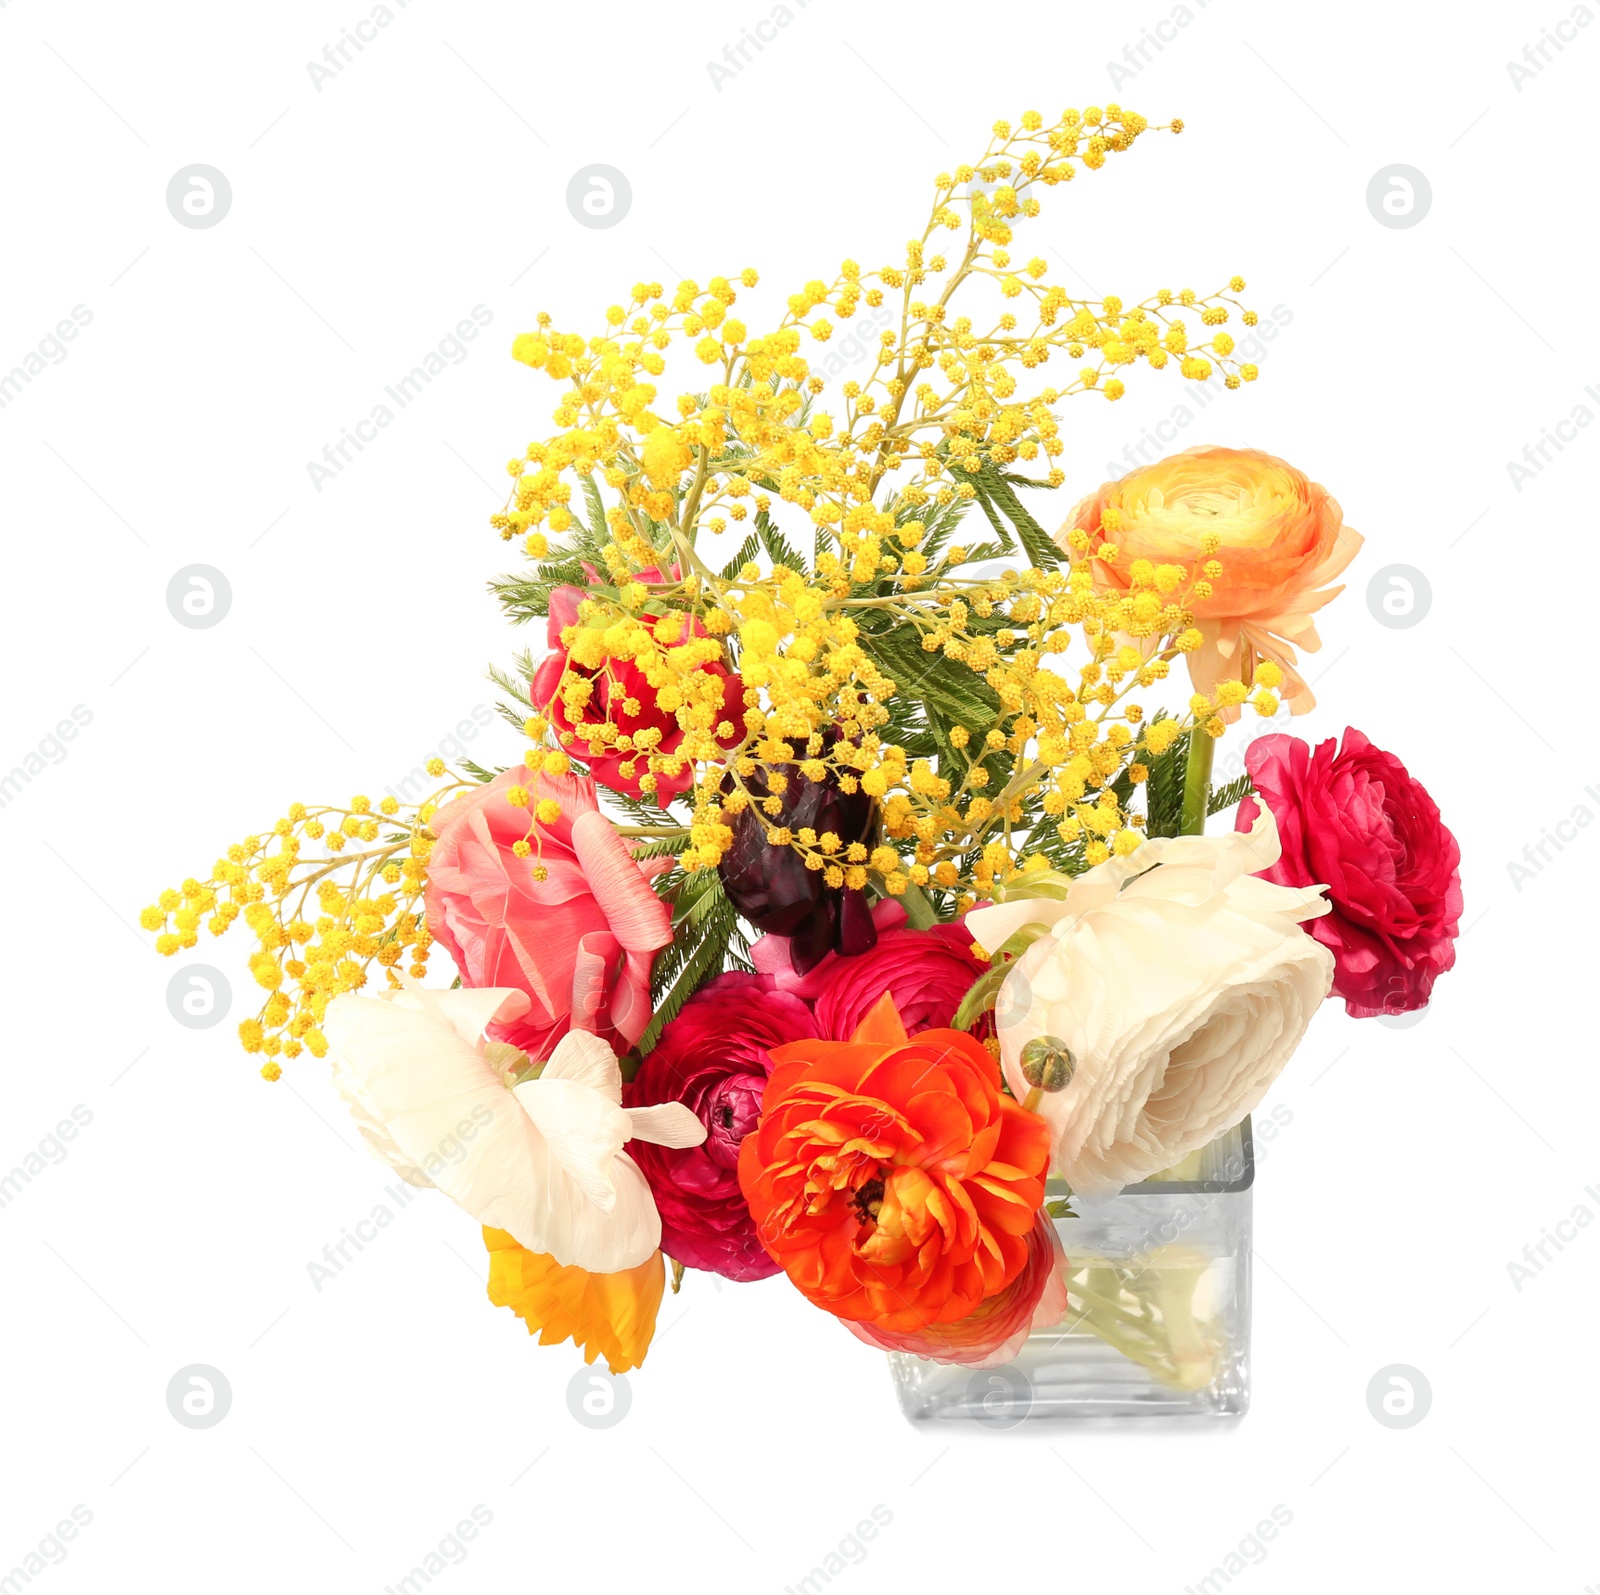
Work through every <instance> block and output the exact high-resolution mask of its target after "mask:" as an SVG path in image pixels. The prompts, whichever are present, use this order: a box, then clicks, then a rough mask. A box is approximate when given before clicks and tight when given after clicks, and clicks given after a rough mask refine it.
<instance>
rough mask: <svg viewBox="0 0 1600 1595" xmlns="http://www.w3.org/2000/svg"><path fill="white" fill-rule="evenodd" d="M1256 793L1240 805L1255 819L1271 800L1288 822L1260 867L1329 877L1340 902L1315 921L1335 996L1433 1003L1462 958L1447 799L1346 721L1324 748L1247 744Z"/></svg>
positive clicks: (1356, 1001) (1286, 879)
mask: <svg viewBox="0 0 1600 1595" xmlns="http://www.w3.org/2000/svg"><path fill="white" fill-rule="evenodd" d="M1245 768H1246V769H1247V770H1249V772H1250V779H1251V780H1252V781H1253V782H1255V786H1256V791H1257V793H1258V794H1259V796H1260V803H1259V804H1258V802H1257V799H1256V798H1254V797H1249V798H1246V799H1245V800H1244V802H1243V803H1241V804H1240V805H1239V817H1238V819H1237V821H1236V822H1235V823H1236V824H1237V827H1238V829H1240V830H1241V831H1244V830H1248V829H1249V828H1250V826H1251V824H1252V822H1253V821H1254V819H1255V817H1256V814H1257V812H1258V809H1259V807H1260V804H1265V805H1266V807H1267V808H1268V809H1270V810H1271V812H1272V817H1273V819H1275V820H1276V821H1277V822H1278V836H1279V839H1280V842H1281V844H1282V847H1283V854H1282V857H1280V858H1279V860H1278V862H1277V863H1276V864H1274V865H1273V866H1272V867H1271V868H1270V869H1265V870H1262V871H1261V872H1260V873H1261V875H1262V876H1263V877H1264V878H1265V879H1266V880H1269V881H1275V882H1277V883H1278V884H1279V885H1281V886H1309V885H1312V884H1325V885H1326V886H1327V888H1328V900H1329V902H1331V903H1332V905H1333V911H1332V912H1331V913H1329V914H1327V915H1326V916H1324V917H1323V918H1321V919H1315V920H1312V921H1311V922H1310V923H1309V924H1307V926H1306V929H1307V930H1308V931H1310V933H1311V934H1312V935H1313V936H1314V937H1316V939H1317V940H1318V941H1319V942H1321V943H1322V945H1323V946H1324V947H1326V948H1327V949H1328V951H1329V952H1331V953H1332V954H1333V963H1334V975H1333V991H1332V993H1331V995H1332V996H1335V997H1343V998H1344V1005H1345V1011H1346V1012H1347V1013H1349V1014H1350V1015H1351V1016H1352V1017H1354V1018H1357V1019H1371V1018H1374V1017H1376V1016H1377V1015H1379V1014H1397V1013H1410V1012H1411V1011H1412V1010H1413V1009H1417V1008H1422V1007H1424V1006H1426V1004H1427V1001H1428V997H1429V994H1430V993H1431V992H1432V990H1433V983H1434V981H1435V980H1436V979H1438V977H1439V976H1440V975H1442V974H1444V972H1445V971H1446V970H1448V969H1450V968H1452V967H1453V966H1454V964H1455V961H1456V936H1457V933H1458V931H1459V929H1460V925H1461V849H1460V847H1459V846H1458V845H1457V843H1456V839H1455V837H1454V836H1452V835H1451V834H1450V832H1449V831H1448V830H1446V828H1445V825H1444V822H1443V820H1441V819H1440V817H1439V809H1438V805H1437V804H1435V803H1434V801H1433V799H1432V798H1431V797H1429V796H1428V794H1427V792H1426V791H1425V790H1424V788H1423V787H1422V785H1421V783H1419V782H1418V781H1416V780H1414V779H1413V778H1412V776H1411V773H1410V772H1409V771H1408V770H1407V769H1406V767H1405V765H1403V764H1402V763H1401V762H1400V761H1399V759H1397V758H1396V757H1395V756H1394V755H1393V754H1392V753H1385V752H1384V751H1383V749H1382V748H1375V747H1374V746H1373V745H1372V744H1371V743H1370V742H1369V741H1368V740H1367V739H1366V737H1364V736H1363V735H1362V734H1361V733H1360V732H1359V731H1354V730H1351V729H1350V728H1348V727H1346V729H1345V733H1344V746H1343V747H1342V748H1339V747H1337V745H1336V743H1335V741H1334V739H1333V738H1332V737H1329V738H1328V740H1327V741H1326V742H1321V743H1319V744H1318V745H1317V746H1316V747H1315V748H1313V747H1311V746H1310V745H1309V744H1308V743H1305V742H1302V741H1301V740H1300V738H1299V737H1289V736H1283V735H1273V736H1267V737H1259V738H1257V740H1256V741H1254V742H1252V743H1251V744H1250V747H1249V750H1248V751H1247V752H1246V754H1245Z"/></svg>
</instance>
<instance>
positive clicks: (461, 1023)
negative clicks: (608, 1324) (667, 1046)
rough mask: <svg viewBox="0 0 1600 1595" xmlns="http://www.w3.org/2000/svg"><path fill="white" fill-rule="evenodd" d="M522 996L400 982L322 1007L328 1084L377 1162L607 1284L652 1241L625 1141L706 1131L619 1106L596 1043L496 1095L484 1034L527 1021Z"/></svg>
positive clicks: (573, 1034) (646, 1252)
mask: <svg viewBox="0 0 1600 1595" xmlns="http://www.w3.org/2000/svg"><path fill="white" fill-rule="evenodd" d="M528 1001H529V999H528V996H527V994H526V993H525V992H520V991H512V990H504V989H493V988H489V989H481V990H460V991H428V990H425V989H423V988H422V987H420V986H416V985H408V986H407V988H406V989H405V990H404V991H397V992H387V993H385V994H384V995H382V996H379V997H357V996H354V995H349V994H346V995H344V996H340V997H336V998H335V999H334V1000H333V1001H332V1002H331V1003H329V1004H328V1012H327V1016H326V1019H325V1020H324V1023H323V1031H324V1034H326V1036H327V1038H328V1046H329V1057H330V1059H331V1060H332V1061H333V1065H334V1084H335V1085H336V1086H337V1087H338V1089H339V1091H340V1093H341V1095H343V1096H344V1098H345V1100H346V1101H347V1102H348V1103H349V1104H350V1109H351V1112H352V1114H353V1115H354V1117H355V1120H356V1124H357V1126H358V1128H359V1129H360V1131H361V1134H362V1136H363V1138H364V1139H365V1140H366V1142H367V1144H368V1146H369V1147H370V1148H371V1150H372V1151H373V1153H374V1154H375V1155H376V1156H377V1157H378V1158H379V1159H380V1160H381V1161H383V1162H385V1163H387V1164H389V1166H390V1167H391V1168H393V1169H395V1170H396V1171H397V1172H398V1173H399V1174H400V1176H401V1177H402V1178H403V1179H406V1180H408V1181H410V1183H411V1184H413V1185H432V1186H436V1187H437V1188H438V1189H439V1190H441V1191H443V1192H444V1194H445V1195H446V1196H448V1197H449V1198H450V1199H451V1201H453V1202H454V1203H455V1204H456V1205H457V1206H458V1207H461V1208H464V1209H465V1210H466V1211H467V1212H468V1213H470V1214H471V1215H472V1216H473V1218H475V1219H477V1220H478V1222H479V1223H481V1224H486V1225H488V1226H490V1227H491V1228H493V1229H500V1230H504V1231H506V1233H507V1234H509V1235H510V1236H511V1237H512V1238H513V1239H514V1240H516V1241H517V1243H518V1244H519V1245H521V1246H524V1247H526V1248H527V1249H528V1250H529V1251H531V1252H544V1253H548V1254H549V1255H550V1256H552V1257H554V1258H555V1260H556V1262H557V1263H560V1264H562V1265H563V1266H576V1267H578V1268H582V1269H586V1270H587V1271H588V1272H590V1273H591V1274H612V1273H617V1272H620V1271H621V1270H623V1269H626V1268H633V1267H635V1266H637V1265H638V1264H640V1263H642V1262H644V1261H646V1259H648V1258H649V1257H650V1256H651V1255H652V1254H653V1253H654V1252H655V1250H656V1248H657V1246H659V1244H660V1241H661V1219H660V1216H659V1215H658V1214H657V1212H656V1204H655V1200H654V1198H652V1196H651V1195H650V1187H649V1186H648V1185H647V1184H646V1183H645V1178H644V1175H643V1174H642V1173H641V1172H640V1170H639V1166H638V1165H637V1164H636V1163H635V1162H634V1161H633V1159H632V1158H631V1157H629V1156H628V1155H627V1153H626V1152H624V1151H623V1150H622V1148H623V1144H624V1143H625V1142H627V1141H630V1140H640V1141H654V1142H657V1143H658V1144H659V1145H662V1146H698V1145H699V1144H700V1142H701V1141H703V1140H704V1139H705V1135H706V1131H705V1126H704V1125H703V1124H702V1123H701V1122H700V1120H699V1119H698V1118H697V1117H696V1116H695V1115H694V1113H692V1112H691V1111H690V1110H689V1109H688V1108H687V1107H685V1106H684V1105H683V1104H682V1103H680V1102H668V1103H663V1104H661V1105H659V1106H656V1107H648V1108H624V1107H623V1106H622V1074H621V1071H620V1070H619V1069H618V1066H617V1059H616V1055H615V1054H614V1053H613V1052H612V1050H611V1048H610V1047H609V1046H607V1045H606V1043H605V1042H604V1041H602V1040H601V1039H600V1038H599V1037H598V1036H595V1035H591V1034H590V1033H589V1032H587V1031H581V1030H574V1031H570V1032H569V1033H568V1034H567V1035H565V1036H564V1037H562V1039H561V1042H560V1044H559V1045H558V1046H557V1047H556V1049H555V1051H554V1052H553V1053H552V1054H551V1056H550V1058H549V1060H548V1061H547V1062H546V1063H545V1065H544V1067H543V1069H542V1071H541V1072H540V1074H539V1075H538V1077H537V1078H536V1079H532V1080H525V1081H523V1082H521V1083H520V1084H517V1085H515V1086H509V1087H508V1085H507V1084H506V1078H507V1077H506V1075H504V1074H503V1073H502V1067H503V1062H504V1060H503V1059H502V1058H501V1057H500V1056H499V1054H501V1053H506V1054H511V1055H512V1056H513V1057H515V1058H516V1059H517V1060H519V1061H523V1062H525V1061H526V1060H525V1059H524V1058H523V1056H522V1054H520V1053H516V1052H515V1049H513V1048H509V1047H504V1046H503V1045H502V1044H500V1043H497V1042H490V1043H488V1044H487V1045H486V1044H485V1042H484V1040H483V1032H484V1028H485V1027H486V1026H487V1025H488V1024H489V1023H490V1022H491V1021H493V1020H499V1021H501V1022H502V1023H504V1022H507V1021H509V1020H513V1019H516V1018H518V1017H520V1015H521V1014H522V1013H523V1012H525V1011H526V1009H527V1007H528Z"/></svg>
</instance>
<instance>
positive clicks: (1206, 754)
mask: <svg viewBox="0 0 1600 1595" xmlns="http://www.w3.org/2000/svg"><path fill="white" fill-rule="evenodd" d="M1216 748H1217V739H1216V738H1215V737H1214V736H1211V735H1210V734H1209V733H1208V732H1207V731H1205V730H1204V729H1203V728H1202V727H1200V726H1198V725H1197V726H1196V727H1195V728H1194V730H1193V731H1191V732H1190V733H1189V758H1188V762H1187V763H1186V764H1185V765H1184V767H1183V823H1182V825H1181V826H1180V827H1179V830H1178V834H1179V835H1180V836H1199V835H1200V834H1201V833H1202V832H1203V831H1204V830H1205V828H1206V808H1207V807H1208V805H1209V804H1210V801H1211V760H1212V756H1213V755H1214V754H1215V752H1216Z"/></svg>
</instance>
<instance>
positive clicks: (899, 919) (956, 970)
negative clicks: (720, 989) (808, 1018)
mask: <svg viewBox="0 0 1600 1595" xmlns="http://www.w3.org/2000/svg"><path fill="white" fill-rule="evenodd" d="M872 921H873V925H874V927H875V928H876V930H877V933H878V940H877V942H876V944H875V945H874V946H872V947H870V948H869V949H868V950H867V951H866V952H864V953H858V954H856V955H854V956H853V957H842V956H841V955H840V954H838V953H829V954H828V955H827V956H826V957H825V958H824V959H823V960H822V962H821V963H819V964H818V965H816V967H815V968H813V969H811V970H810V971H808V972H807V973H806V974H805V975H799V974H797V973H796V972H795V969H794V965H793V962H792V960H791V958H790V953H789V943H788V940H787V939H786V938H784V937H782V936H763V937H762V938H761V939H760V940H759V941H757V942H756V944H755V946H754V947H753V948H752V949H751V954H750V956H751V961H752V962H753V963H754V964H755V966H756V968H757V969H758V970H761V971H763V972H765V973H767V974H770V975H771V976H772V977H773V979H774V980H775V981H776V983H777V986H778V989H779V990H781V991H788V992H792V993H793V994H794V995H795V996H797V997H801V998H803V999H805V1000H806V1001H807V1002H809V1003H810V1004H811V1006H812V1009H813V1011H814V1012H815V1014H816V1017H817V1034H818V1035H819V1036H821V1037H823V1039H825V1040H827V1041H848V1040H849V1039H850V1037H851V1036H852V1035H853V1034H854V1033H855V1029H856V1026H857V1025H859V1024H860V1023H861V1021H862V1020H863V1019H865V1018H866V1016H867V1013H868V1011H869V1010H870V1009H871V1008H872V1006H873V1004H874V1003H876V1002H877V1001H878V1000H879V998H881V997H882V996H883V994H884V993H885V992H888V993H889V995H890V996H891V997H893V998H894V1005H895V1007H896V1009H897V1010H898V1011H899V1013H900V1018H901V1020H902V1022H903V1023H904V1024H905V1027H906V1033H907V1035H912V1036H914V1035H916V1034H917V1033H918V1032H919V1031H922V1030H943V1029H946V1028H948V1027H949V1024H950V1021H951V1020H952V1019H953V1018H954V1017H955V1012H956V1009H957V1008H959V1007H960V1006H961V999H962V998H963V997H965V996H966V994H967V992H968V990H969V989H970V988H971V986H972V983H973V981H975V980H976V979H977V978H978V977H979V976H980V975H983V974H987V973H988V970H989V966H988V964H986V963H984V962H982V961H981V960H979V959H978V958H976V957H974V956H973V954H972V951H971V947H972V933H971V931H969V930H967V929H966V928H965V926H964V925H962V924H961V923H960V922H959V921H958V922H956V923H954V924H946V925H934V926H932V927H931V928H930V929H928V930H912V929H911V928H910V927H909V926H907V924H906V912H905V909H903V908H902V907H901V906H900V904H899V903H897V902H895V900H894V899H893V898H892V897H885V898H882V899H880V900H879V901H878V902H877V903H875V904H874V905H873V908H872ZM984 1023H985V1026H987V1023H988V1022H987V1020H986V1021H985V1022H984ZM985 1033H987V1031H986V1029H985Z"/></svg>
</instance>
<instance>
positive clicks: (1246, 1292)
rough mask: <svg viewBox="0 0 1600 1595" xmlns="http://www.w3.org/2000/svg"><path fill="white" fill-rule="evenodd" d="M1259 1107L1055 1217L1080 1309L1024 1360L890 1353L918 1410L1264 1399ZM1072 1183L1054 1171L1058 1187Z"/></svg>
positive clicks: (973, 1413) (1122, 1410)
mask: <svg viewBox="0 0 1600 1595" xmlns="http://www.w3.org/2000/svg"><path fill="white" fill-rule="evenodd" d="M1254 1180H1255V1150H1254V1146H1253V1143H1252V1140H1251V1135H1250V1121H1249V1119H1248V1118H1247V1119H1245V1121H1244V1122H1243V1123H1242V1124H1240V1125H1237V1126H1235V1127H1234V1128H1233V1129H1231V1130H1228V1131H1226V1132H1225V1133H1224V1134H1222V1135H1220V1136H1218V1138H1217V1139H1216V1140H1215V1141H1213V1142H1211V1144H1210V1145H1209V1146H1205V1147H1202V1148H1201V1149H1200V1151H1198V1152H1196V1153H1194V1154H1192V1155H1191V1156H1190V1157H1188V1158H1186V1159H1185V1160H1184V1161H1183V1162H1182V1163H1181V1164H1179V1165H1178V1166H1177V1167H1176V1168H1171V1169H1167V1170H1166V1171H1164V1172H1163V1173H1161V1174H1157V1175H1154V1176H1152V1177H1151V1178H1150V1179H1148V1180H1145V1181H1144V1182H1143V1183H1141V1184H1139V1185H1129V1186H1125V1187H1124V1188H1123V1189H1122V1190H1121V1191H1119V1192H1118V1193H1117V1194H1116V1195H1115V1196H1106V1197H1100V1198H1097V1199H1093V1200H1091V1199H1089V1198H1086V1197H1081V1196H1078V1195H1072V1196H1071V1197H1070V1198H1069V1200H1070V1205H1071V1208H1072V1212H1073V1214H1074V1216H1073V1217H1070V1218H1058V1219H1056V1220H1055V1226H1056V1233H1057V1234H1058V1235H1059V1236H1060V1237H1061V1245H1062V1249H1063V1250H1064V1251H1065V1252H1066V1255H1067V1261H1066V1281H1067V1311H1066V1314H1065V1316H1064V1317H1063V1318H1062V1319H1061V1321H1060V1323H1058V1324H1055V1325H1052V1326H1051V1327H1050V1328H1048V1329H1037V1328H1036V1329H1035V1330H1034V1331H1033V1332H1032V1333H1031V1334H1030V1335H1029V1337H1028V1340H1027V1342H1026V1344H1025V1345H1024V1346H1023V1348H1022V1350H1021V1351H1020V1352H1019V1353H1018V1354H1017V1356H1016V1358H1015V1360H1013V1361H1012V1362H1009V1363H1006V1364H1004V1365H1002V1366H1000V1367H997V1368H982V1369H972V1368H962V1367H956V1366H952V1365H949V1364H945V1363H937V1362H932V1361H930V1360H929V1359H928V1358H926V1357H914V1356H910V1355H908V1354H906V1353H904V1352H890V1353H889V1367H890V1372H891V1375H892V1376H893V1379H894V1385H895V1392H896V1395H897V1396H898V1398H899V1401H900V1408H901V1411H902V1412H904V1413H905V1415H906V1416H907V1417H908V1418H912V1419H915V1420H932V1421H966V1422H975V1423H980V1424H984V1425H986V1426H987V1427H989V1428H996V1429H1009V1428H1013V1427H1015V1426H1016V1425H1018V1424H1020V1423H1023V1422H1032V1421H1037V1420H1041V1419H1042V1420H1049V1419H1057V1420H1062V1419H1064V1420H1068V1421H1071V1420H1074V1419H1076V1420H1085V1419H1100V1420H1128V1419H1138V1418H1236V1417H1241V1416H1243V1414H1244V1413H1245V1412H1246V1411H1247V1410H1248V1409H1249V1405H1250V1250H1251V1215H1250V1200H1251V1185H1252V1183H1253V1182H1254ZM1065 1194H1066V1187H1065V1186H1064V1185H1062V1184H1061V1183H1060V1182H1059V1181H1056V1180H1052V1181H1051V1182H1050V1185H1049V1187H1048V1189H1047V1191H1046V1197H1045V1199H1046V1201H1050V1200H1053V1199H1055V1198H1057V1197H1060V1196H1063V1195H1065Z"/></svg>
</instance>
